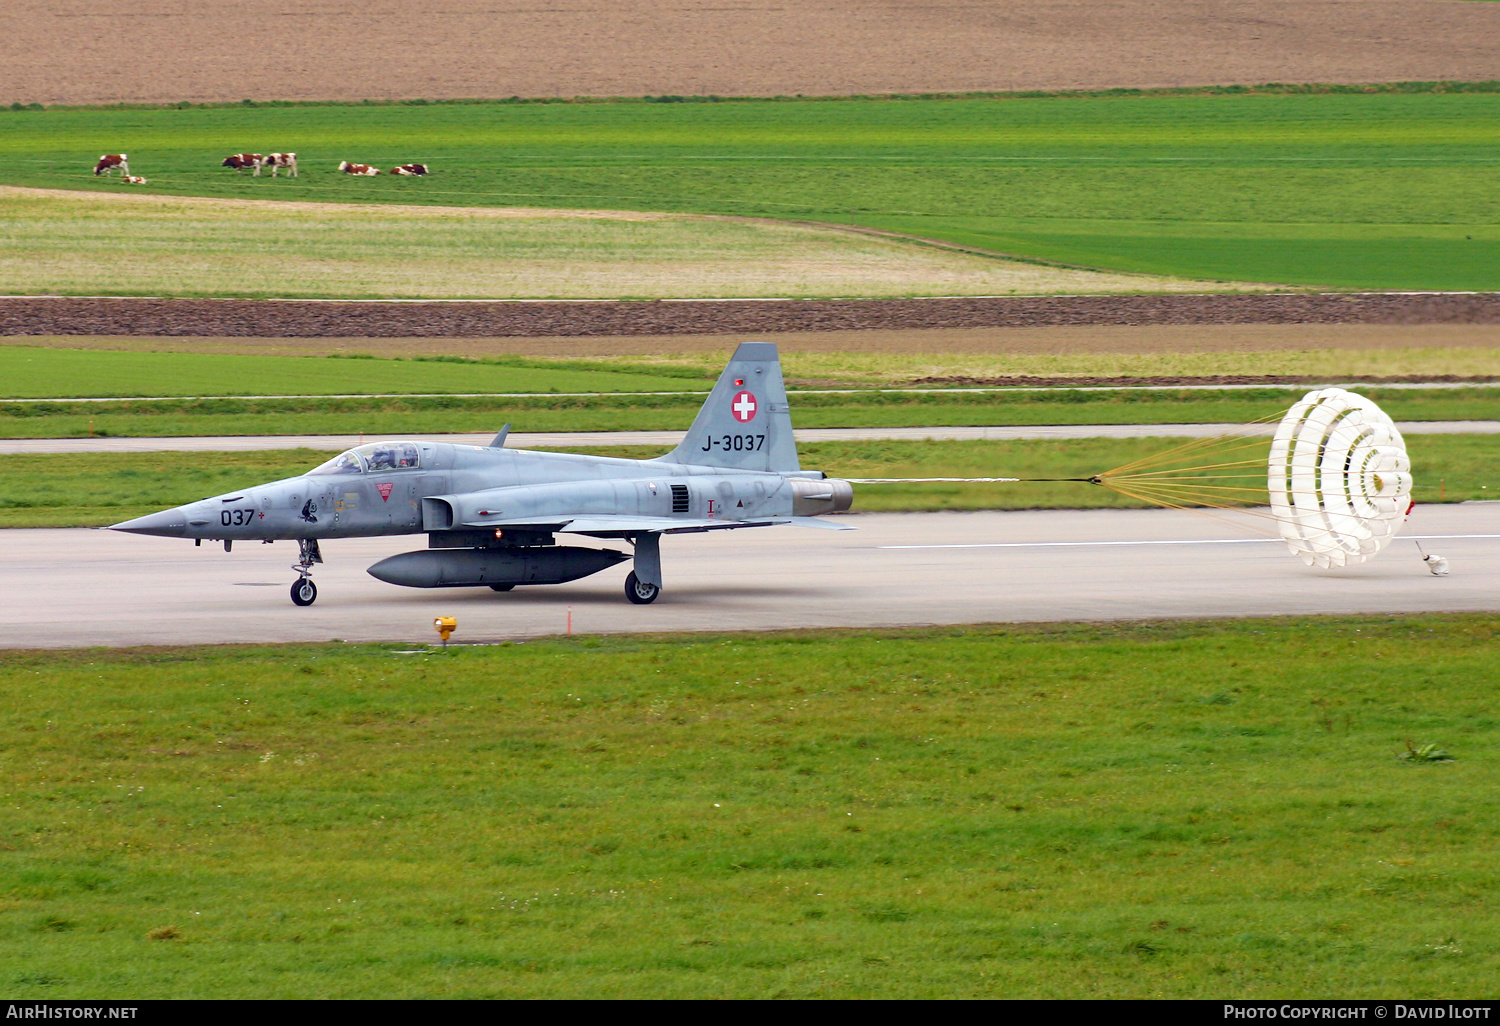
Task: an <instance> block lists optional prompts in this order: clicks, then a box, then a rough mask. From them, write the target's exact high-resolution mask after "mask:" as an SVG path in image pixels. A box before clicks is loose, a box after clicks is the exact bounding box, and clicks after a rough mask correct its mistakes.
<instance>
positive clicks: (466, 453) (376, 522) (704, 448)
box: [114, 342, 854, 606]
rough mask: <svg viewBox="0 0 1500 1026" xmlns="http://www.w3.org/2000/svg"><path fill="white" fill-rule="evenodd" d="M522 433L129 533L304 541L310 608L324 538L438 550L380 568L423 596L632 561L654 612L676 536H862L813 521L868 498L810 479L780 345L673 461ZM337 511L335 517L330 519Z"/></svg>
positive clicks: (197, 507) (357, 454) (375, 456)
mask: <svg viewBox="0 0 1500 1026" xmlns="http://www.w3.org/2000/svg"><path fill="white" fill-rule="evenodd" d="M747 382H748V383H749V384H750V385H751V386H753V388H754V391H751V389H750V388H747V387H746V383H747ZM757 393H758V394H759V396H761V397H764V404H765V412H766V416H765V417H764V418H762V419H759V420H758V422H757V428H758V430H757V431H756V432H755V433H754V434H751V433H748V432H742V431H739V430H737V429H739V428H741V427H743V425H745V424H747V423H749V422H750V421H752V420H757V418H758V416H759V414H760V412H761V408H762V399H761V398H757ZM508 430H509V425H506V427H505V429H502V430H501V432H500V433H499V434H498V435H496V436H495V439H494V441H492V442H491V443H490V444H489V445H487V446H486V445H455V444H452V443H448V442H423V441H415V440H408V441H384V442H368V443H365V444H363V445H360V446H357V447H356V448H353V449H350V450H349V451H348V452H345V453H343V454H341V455H339V456H335V457H334V458H333V459H331V460H329V461H327V462H326V463H324V464H322V465H321V466H318V467H315V468H313V469H312V470H310V471H308V472H307V473H305V474H303V475H301V476H300V477H294V478H287V479H286V480H283V481H272V482H270V483H268V484H263V485H259V486H257V487H255V488H252V489H249V490H247V491H243V492H238V493H235V494H232V495H227V496H215V497H213V498H209V499H203V500H201V501H199V502H190V503H188V504H186V505H183V506H178V507H177V508H176V509H169V510H163V511H162V512H160V513H152V514H150V515H148V516H144V517H137V518H136V519H134V520H129V521H126V522H125V523H123V524H115V525H114V530H117V531H128V532H130V533H132V534H151V535H158V536H161V537H165V538H192V539H194V540H195V541H197V542H201V541H202V540H203V539H205V538H207V539H210V540H214V541H222V542H224V549H225V551H226V552H227V551H231V548H230V546H231V545H232V544H233V543H234V542H236V541H242V540H256V541H267V542H269V541H275V540H278V539H285V540H289V541H295V542H297V545H298V548H299V552H300V557H301V558H300V559H299V561H298V562H297V563H296V564H295V565H294V566H293V569H294V570H296V571H297V574H298V575H299V576H298V579H297V581H296V582H295V583H294V584H293V585H292V601H293V602H294V603H296V604H297V605H299V606H307V605H311V604H312V603H313V601H314V600H315V599H316V598H317V594H318V590H317V587H316V586H315V585H314V584H313V582H312V569H313V566H314V565H315V564H317V563H321V562H323V556H322V552H321V550H320V548H319V544H320V542H321V541H322V540H323V539H325V538H326V539H330V540H331V539H337V538H364V537H372V536H377V535H392V534H426V535H427V548H426V549H423V550H417V551H414V552H404V553H401V554H400V555H396V556H391V557H390V558H389V559H383V560H381V561H380V562H379V563H376V564H375V565H374V566H372V567H370V568H369V573H370V575H371V576H372V577H375V578H376V579H378V580H381V581H385V582H387V583H388V584H398V585H402V586H404V587H410V588H485V587H487V588H491V589H493V590H494V591H501V592H505V591H510V590H511V589H513V588H515V587H516V586H517V585H523V584H525V585H532V584H563V583H566V582H568V581H576V580H578V579H579V578H580V577H587V576H588V575H590V574H595V573H599V572H600V571H601V570H606V569H608V568H609V567H612V566H615V565H616V564H618V563H622V562H625V561H626V560H630V561H631V563H632V565H633V567H634V569H633V570H632V571H631V573H630V575H629V576H628V577H627V578H626V580H625V596H626V598H628V599H629V600H630V601H631V602H633V603H635V604H637V605H644V604H646V603H649V602H652V601H654V600H655V599H656V597H657V595H658V594H659V593H660V592H661V586H662V573H661V537H662V535H664V534H683V533H689V532H692V533H696V532H700V531H720V530H729V529H734V528H741V527H769V526H772V525H776V524H792V525H794V526H797V527H823V528H832V529H833V530H845V531H847V530H852V528H850V527H847V526H843V525H839V524H832V523H828V522H827V521H820V520H816V519H814V518H815V517H817V516H819V515H820V514H823V513H837V512H841V511H843V510H846V509H848V508H849V507H850V505H851V504H852V503H853V501H854V487H853V485H852V484H850V482H848V481H842V480H836V479H833V478H829V477H828V476H827V475H826V474H824V473H823V472H822V471H820V470H803V469H802V466H801V463H800V462H799V461H798V458H797V445H796V441H795V440H794V438H793V436H792V417H791V408H790V407H789V406H788V404H787V397H786V386H785V384H784V383H783V381H782V377H781V359H780V357H779V355H778V354H777V351H776V347H775V346H774V345H772V344H771V343H768V342H746V343H744V344H742V345H741V346H740V347H739V348H738V349H736V350H735V352H734V355H733V356H732V357H730V360H729V363H728V365H727V366H726V367H725V368H724V372H723V374H721V375H720V376H719V380H718V382H717V383H716V384H715V385H714V389H713V391H712V392H711V393H709V396H708V399H707V400H706V401H705V402H704V404H703V407H702V408H701V409H700V410H699V411H698V416H697V417H696V418H695V419H694V421H693V426H692V428H691V429H690V430H689V431H688V434H687V437H686V438H685V439H684V440H683V442H682V444H680V445H678V446H677V448H675V449H673V450H672V451H671V452H669V453H667V454H666V455H665V456H658V457H657V458H655V459H649V460H629V459H621V458H618V457H612V456H583V455H575V454H571V453H547V452H528V451H526V450H524V449H506V448H503V446H504V444H505V437H506V433H507V431H508ZM688 439H704V441H703V442H698V441H692V442H690V441H688ZM376 475H379V476H380V477H382V478H386V480H384V481H376V480H375V477H376ZM398 490H399V491H400V492H401V493H402V494H403V495H405V496H409V497H410V498H411V501H410V502H408V503H407V504H406V505H405V506H402V505H401V504H400V503H398V504H397V505H396V506H395V507H394V508H392V507H390V506H389V505H383V507H377V506H374V499H375V496H376V495H379V496H380V500H381V502H382V504H386V503H388V502H389V501H390V497H391V495H392V494H394V493H395V492H397V491H398ZM229 503H245V504H246V505H243V506H240V507H239V508H232V507H228V506H227V504H229ZM330 505H331V506H332V509H331V511H330V512H331V514H332V515H331V516H330V515H324V516H319V515H318V514H319V512H320V507H321V508H322V509H325V510H326V509H328V507H329V506H330ZM215 510H219V511H220V514H219V516H217V517H214V516H213V512H214V511H215ZM564 533H566V534H576V535H583V536H584V537H588V538H600V539H613V540H618V541H621V542H627V543H629V544H630V545H631V547H632V549H633V550H634V551H633V552H624V551H620V550H619V549H601V548H587V547H583V546H575V545H558V544H557V542H556V540H555V539H554V535H557V534H564Z"/></svg>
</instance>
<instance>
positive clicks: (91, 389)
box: [0, 336, 1500, 400]
mask: <svg viewBox="0 0 1500 1026" xmlns="http://www.w3.org/2000/svg"><path fill="white" fill-rule="evenodd" d="M68 341H69V340H68V339H66V338H63V337H59V336H49V337H47V338H45V339H44V340H42V339H39V340H38V341H37V343H35V344H33V343H31V340H30V339H13V340H11V341H9V342H7V343H5V344H4V345H0V400H3V399H22V398H29V399H43V398H48V399H50V398H57V399H64V398H86V397H101V398H104V397H121V396H132V397H134V396H248V395H294V396H310V395H361V394H364V395H369V394H389V393H396V394H412V393H457V392H465V393H475V392H480V393H483V392H490V393H495V392H499V393H517V392H523V393H524V392H647V391H690V390H693V389H700V390H703V391H707V390H708V388H709V387H711V386H712V384H713V382H714V380H715V379H717V378H718V376H719V373H720V371H722V370H723V368H724V361H725V360H726V359H727V358H728V356H729V354H731V353H732V352H733V351H734V347H735V345H736V344H738V341H739V340H738V339H736V338H735V337H733V336H729V337H726V338H725V339H724V343H723V345H722V346H721V347H716V348H714V349H713V350H711V351H704V352H695V353H676V354H670V353H668V354H652V353H633V354H631V355H629V356H624V357H618V358H610V359H601V358H593V359H579V358H573V357H563V358H549V357H545V356H520V355H506V356H493V357H455V356H443V355H437V354H434V353H433V352H432V351H433V350H435V349H439V348H440V347H439V346H436V345H433V344H432V340H412V341H411V343H410V345H409V346H408V347H407V349H408V350H409V355H407V356H396V357H391V356H388V355H382V356H381V357H379V358H375V357H374V356H373V355H372V354H369V353H366V352H362V351H361V350H359V349H358V346H359V345H360V343H361V341H363V340H345V341H343V342H341V343H340V348H341V349H342V350H344V351H342V352H340V353H338V354H337V355H320V356H288V355H280V354H278V355H265V354H263V353H253V352H240V353H220V352H212V351H196V352H195V351H192V350H187V349H181V348H175V349H174V348H170V345H171V343H172V342H174V341H176V340H136V339H130V338H120V339H115V340H110V341H111V344H110V345H109V346H108V347H105V346H101V345H99V344H98V343H99V342H100V341H101V340H100V339H99V338H98V337H97V336H87V337H85V339H84V340H82V341H81V342H80V344H79V345H76V346H72V345H68V344H67V343H68ZM238 341H240V342H245V341H246V340H238ZM371 341H372V342H373V341H376V340H371ZM153 344H159V345H161V346H162V348H161V349H160V350H157V349H152V348H149V347H150V346H152V345H153ZM850 344H851V345H852V344H854V343H853V341H852V340H851V343H850ZM203 345H204V347H205V348H206V347H207V345H208V344H207V343H203ZM274 345H275V342H274V341H272V342H268V343H266V348H271V347H272V346H274ZM1057 348H1058V349H1059V350H1065V349H1066V346H1065V344H1064V343H1059V344H1058V346H1057ZM397 351H398V352H400V351H402V350H397ZM781 361H782V367H783V371H784V373H785V375H786V377H787V380H788V383H789V385H790V386H791V387H792V388H794V389H795V388H798V387H810V388H826V387H860V386H867V385H893V386H906V385H912V384H924V383H935V384H951V385H962V384H967V383H972V382H978V381H984V380H987V379H994V378H1001V377H1007V378H1008V377H1016V376H1026V377H1039V378H1073V377H1135V378H1157V377H1193V376H1212V375H1250V374H1254V375H1259V374H1266V373H1268V372H1269V373H1277V374H1288V375H1292V374H1295V375H1316V376H1320V377H1323V378H1324V379H1325V380H1329V381H1333V380H1344V381H1357V380H1364V379H1368V378H1379V377H1402V376H1429V377H1435V376H1450V377H1455V378H1477V377H1495V376H1497V375H1500V347H1493V346H1492V347H1479V346H1427V347H1422V348H1406V349H1370V350H1360V349H1311V350H1282V351H1276V352H1270V353H1267V352H1244V351H1233V350H1224V349H1222V348H1214V349H1210V350H1208V351H1204V352H1164V353H1097V352H1082V353H1079V352H1066V351H1059V352H1056V353H1049V354H1038V353H963V352H957V353H950V352H922V351H920V350H918V351H915V352H902V351H879V352H860V351H853V350H851V351H844V352H837V351H835V352H827V351H798V350H797V349H796V348H795V347H791V348H788V349H787V350H786V351H784V352H782V353H781Z"/></svg>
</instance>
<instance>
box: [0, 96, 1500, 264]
mask: <svg viewBox="0 0 1500 1026" xmlns="http://www.w3.org/2000/svg"><path fill="white" fill-rule="evenodd" d="M1497 110H1500V95H1496V94H1493V93H1467V94H1465V93H1439V92H1429V93H1398V92H1385V93H1379V92H1376V93H1342V94H1340V93H1324V94H1285V95H1264V94H1263V95H1255V94H1248V93H1246V94H1237V95H1228V94H1225V95H1190V96H1153V97H1142V96H1127V95H1121V96H1113V97H1111V96H1092V97H1076V96H1075V97H1037V98H1029V99H1003V100H1001V99H991V98H970V99H932V100H920V99H910V100H900V101H888V102H876V103H848V102H818V101H810V102H801V103H777V102H770V101H762V102H755V101H747V102H736V103H724V104H718V103H664V104H650V103H646V104H641V103H636V104H568V103H555V104H509V105H507V104H489V105H472V106H471V105H428V106H369V107H362V106H323V107H319V106H284V107H281V106H278V107H269V106H262V107H237V108H191V109H175V108H173V109H146V110H131V111H129V112H124V111H118V110H109V109H50V110H45V111H17V112H10V111H6V112H0V164H3V167H4V171H3V177H0V182H4V183H6V184H14V185H22V186H42V187H49V188H79V189H108V190H113V191H119V190H121V189H122V188H124V187H123V186H121V185H119V184H118V183H116V182H101V181H99V180H96V179H94V178H93V176H92V175H91V174H90V171H91V164H92V161H93V160H94V159H95V158H96V157H97V156H98V154H99V151H100V142H99V140H100V139H109V140H112V142H111V145H112V146H113V147H114V148H115V149H117V150H123V151H126V152H128V153H130V154H131V156H132V158H133V160H132V169H133V170H135V171H136V172H137V173H140V174H144V175H145V176H146V177H148V178H149V179H150V180H151V181H150V185H148V186H146V187H144V188H145V189H147V190H151V191H154V192H158V193H163V194H173V195H199V196H220V197H234V198H277V199H296V200H319V201H333V202H349V203H371V202H378V203H406V204H428V205H436V206H444V205H447V206H497V207H514V206H528V207H538V208H566V209H575V210H576V209H596V210H597V209H609V210H654V211H670V212H684V213H707V214H730V215H749V216H757V217H771V218H781V219H791V220H801V221H821V222H839V223H847V224H852V225H859V226H864V227H871V228H877V229H886V230H892V231H898V232H909V233H912V234H915V235H919V236H923V237H927V238H936V239H943V240H946V241H949V242H954V243H959V244H963V245H970V246H978V247H981V248H984V249H989V250H996V251H1000V252H1005V253H1012V254H1017V255H1021V256H1025V257H1027V258H1033V259H1045V260H1056V261H1063V262H1066V263H1073V264H1081V265H1084V266H1089V267H1105V268H1111V269H1115V270H1130V271H1137V272H1145V273H1152V274H1164V275H1174V276H1180V277H1185V278H1194V279H1207V280H1217V281H1251V282H1296V283H1303V284H1312V285H1318V286H1326V287H1334V288H1396V289H1407V288H1409V289H1481V290H1489V289H1495V288H1497V287H1500V207H1497V200H1496V197H1497V196H1500V189H1497V188H1496V185H1497V176H1500V166H1497V163H1496V160H1495V158H1496V155H1497V153H1500V129H1497V127H1496V126H1497V125H1500V119H1497V118H1496V117H1495V114H1496V111H1497ZM256 139H264V140H276V141H277V143H276V144H277V145H278V146H280V147H282V148H285V149H292V150H295V151H296V152H298V153H299V155H300V159H301V164H302V168H303V172H302V176H301V177H300V178H297V179H293V180H291V181H288V180H286V179H279V180H274V181H273V180H270V179H268V178H264V177H263V178H260V179H252V178H248V177H245V176H235V175H234V174H232V173H231V172H229V171H228V170H226V169H223V168H220V167H218V163H219V161H220V160H221V159H222V158H223V155H224V154H226V153H230V152H235V151H236V150H239V149H243V148H244V146H245V145H246V144H247V140H256ZM414 152H415V153H421V154H423V155H424V157H425V158H426V159H427V160H429V161H430V162H431V163H432V165H433V167H434V169H435V173H434V174H433V175H431V176H429V177H428V178H425V179H396V178H387V177H381V178H375V179H357V180H356V179H352V178H350V177H348V176H344V175H340V174H338V173H336V172H335V171H334V167H335V165H336V164H337V162H338V161H339V160H341V159H347V158H349V157H350V155H351V154H354V155H356V156H357V157H358V159H361V160H364V161H373V162H376V163H380V164H385V165H387V166H389V165H390V164H393V163H395V162H396V161H398V160H401V159H407V158H409V157H410V155H411V154H412V153H414ZM70 232H71V229H70ZM432 244H433V245H434V246H435V247H437V248H438V249H439V250H441V249H442V247H443V243H442V241H441V240H435V241H434V242H433V243H432ZM80 252H82V253H85V255H87V256H93V255H94V254H93V253H90V252H88V251H83V250H80Z"/></svg>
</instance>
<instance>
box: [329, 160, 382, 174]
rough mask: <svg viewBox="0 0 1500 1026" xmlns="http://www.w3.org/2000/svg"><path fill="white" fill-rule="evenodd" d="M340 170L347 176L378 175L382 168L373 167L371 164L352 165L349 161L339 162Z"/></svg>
mask: <svg viewBox="0 0 1500 1026" xmlns="http://www.w3.org/2000/svg"><path fill="white" fill-rule="evenodd" d="M339 170H340V171H342V172H344V174H346V175H378V174H380V168H378V167H371V166H370V165H369V164H351V163H349V162H348V161H347V160H341V161H339Z"/></svg>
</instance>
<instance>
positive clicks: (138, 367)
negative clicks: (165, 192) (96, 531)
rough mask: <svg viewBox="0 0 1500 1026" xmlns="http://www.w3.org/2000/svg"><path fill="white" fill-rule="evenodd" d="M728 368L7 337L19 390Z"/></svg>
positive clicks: (664, 387)
mask: <svg viewBox="0 0 1500 1026" xmlns="http://www.w3.org/2000/svg"><path fill="white" fill-rule="evenodd" d="M721 369H722V367H718V368H714V369H713V370H711V371H707V372H698V371H696V370H694V369H690V368H685V367H680V366H662V367H635V366H625V367H621V366H619V365H614V366H611V365H608V364H605V363H604V362H603V361H597V362H592V363H579V362H576V361H545V360H529V359H526V358H525V357H508V358H498V359H491V360H483V361H480V360H456V359H445V358H443V357H430V356H429V357H420V358H415V359H410V360H406V359H384V360H380V359H374V358H373V357H363V356H359V355H351V356H250V355H244V354H234V353H212V354H210V353H154V352H140V351H132V350H107V349H54V348H44V347H38V346H24V345H5V346H0V393H3V395H4V398H9V399H43V398H47V399H50V398H57V399H73V398H88V397H93V396H98V397H101V398H106V397H111V396H130V397H134V396H216V395H298V396H301V395H340V394H346V393H352V394H356V395H357V394H361V393H364V394H370V393H389V392H394V393H411V392H429V393H444V392H450V393H451V392H651V391H682V390H687V389H694V388H700V389H703V390H704V391H707V390H708V389H709V388H710V387H712V385H713V382H714V379H715V378H717V377H718V373H719V370H721Z"/></svg>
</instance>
